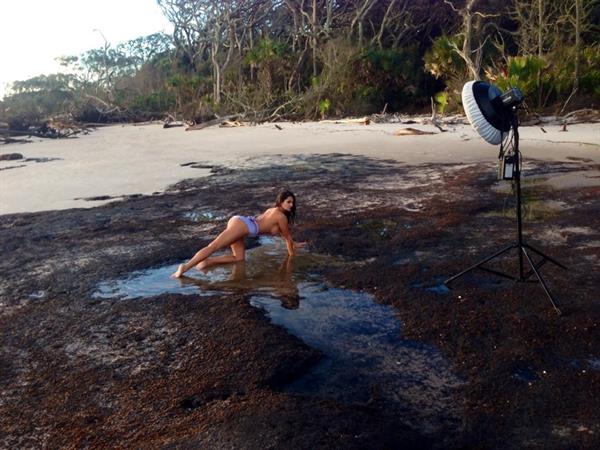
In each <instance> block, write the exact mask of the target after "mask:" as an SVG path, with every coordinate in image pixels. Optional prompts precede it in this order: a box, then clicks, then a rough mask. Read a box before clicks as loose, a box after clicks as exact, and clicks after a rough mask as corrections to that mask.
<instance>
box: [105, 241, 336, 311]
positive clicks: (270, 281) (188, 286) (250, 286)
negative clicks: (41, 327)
mask: <svg viewBox="0 0 600 450" xmlns="http://www.w3.org/2000/svg"><path fill="white" fill-rule="evenodd" d="M286 255H287V251H286V247H285V244H284V242H283V240H281V239H278V238H273V237H269V236H261V237H260V238H259V240H258V247H256V248H252V249H251V250H249V251H247V255H246V262H240V263H236V264H229V265H224V266H216V267H213V268H209V269H208V270H206V271H198V270H196V269H192V270H190V271H189V272H187V273H186V276H184V277H182V278H179V279H173V278H170V275H171V274H172V273H173V272H175V270H176V269H177V266H178V264H172V265H168V266H162V267H158V268H153V269H146V270H140V271H136V272H133V273H131V274H130V275H129V276H128V277H126V278H122V279H118V280H109V281H104V282H102V283H100V284H99V285H98V288H97V291H96V292H94V294H93V297H95V298H121V299H133V298H141V297H152V296H156V295H161V294H164V293H176V294H194V295H201V296H208V295H214V294H220V293H222V292H251V293H264V294H268V295H272V296H276V297H278V298H282V299H284V300H288V299H289V300H294V301H296V302H297V300H298V286H297V284H298V282H300V281H306V280H310V279H313V278H315V276H314V275H313V274H312V273H311V270H313V269H315V268H316V267H319V266H322V265H323V264H326V263H327V261H329V263H335V261H334V260H333V258H330V257H329V258H328V257H324V256H320V255H314V254H312V255H311V254H308V253H304V254H300V255H298V256H296V257H295V258H288V257H287V256H286Z"/></svg>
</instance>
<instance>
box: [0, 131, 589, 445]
mask: <svg viewBox="0 0 600 450" xmlns="http://www.w3.org/2000/svg"><path fill="white" fill-rule="evenodd" d="M278 125H279V126H280V127H281V128H282V130H279V129H277V128H276V127H275V125H274V124H265V125H261V126H256V127H240V128H233V129H227V128H211V129H205V130H198V131H190V132H186V131H184V130H183V129H181V128H174V129H163V128H162V127H161V126H160V125H141V126H132V125H126V126H111V127H105V128H101V129H98V130H97V131H95V132H93V133H91V134H89V135H85V136H81V137H78V138H76V139H69V140H60V141H43V142H42V141H36V142H33V143H28V144H10V145H5V146H3V147H0V154H7V153H20V154H21V156H22V158H20V159H13V160H7V161H1V162H0V169H2V170H0V187H1V189H0V202H1V210H0V213H1V214H0V251H1V252H2V259H0V341H1V342H2V345H1V346H0V368H1V369H0V448H112V447H115V446H118V447H123V448H223V449H231V448H244V449H256V450H263V449H264V448H273V449H279V448H281V449H289V448H298V449H307V450H314V449H323V450H329V449H331V448H344V449H356V450H364V449H373V450H380V449H383V448H408V449H420V448H427V449H456V448H485V449H492V450H496V449H497V450H507V449H509V450H521V449H523V448H536V449H537V448H540V449H541V448H543V449H548V448H550V449H559V448H561V449H562V448H583V449H587V448H589V449H595V448H599V446H600V422H599V421H598V411H599V410H600V353H599V351H598V349H600V303H599V302H598V292H600V284H599V282H598V276H597V274H598V273H599V271H600V200H599V199H600V140H599V137H600V135H599V132H600V131H599V128H598V125H597V124H579V125H573V126H569V128H568V129H569V131H568V132H561V131H560V128H559V127H545V131H546V132H543V131H542V130H541V129H540V128H539V127H522V128H521V136H522V139H521V150H522V152H523V154H524V158H525V162H524V179H523V216H524V217H523V218H524V235H525V240H526V242H527V243H530V244H531V245H532V246H535V248H540V249H542V251H543V252H544V253H546V254H547V255H549V256H550V258H553V259H554V261H555V262H553V261H551V260H548V259H544V258H543V257H542V256H540V254H538V253H536V252H535V251H534V250H531V255H530V256H531V257H532V258H533V260H532V265H533V266H534V267H535V268H536V270H537V269H539V270H540V271H541V272H542V275H543V276H544V277H545V280H546V283H547V286H548V288H549V289H550V291H551V293H552V294H553V295H554V298H555V300H556V302H557V304H558V307H559V308H560V311H561V312H562V315H559V314H558V312H557V310H556V309H555V308H554V307H553V306H552V303H551V302H550V300H549V298H548V296H547V295H546V293H545V291H544V290H543V289H542V286H541V285H540V283H538V282H535V281H536V278H535V277H534V272H533V271H530V270H529V266H526V267H525V271H526V274H524V275H527V278H526V279H525V280H524V281H527V282H518V283H517V282H514V280H511V279H507V278H506V276H505V277H496V276H494V275H493V274H492V273H489V272H485V271H477V272H475V271H473V272H470V273H469V274H467V275H466V276H465V277H463V278H461V279H459V280H457V281H456V282H454V283H452V286H451V289H449V288H448V286H446V285H445V284H444V281H445V280H447V279H448V277H450V276H451V275H454V274H456V273H457V272H458V271H460V270H462V269H464V268H466V267H469V266H470V265H472V264H474V263H475V262H476V261H478V260H480V259H481V258H483V257H485V256H488V255H489V254H491V253H492V252H495V251H497V250H498V249H501V248H503V247H506V246H507V245H510V244H511V243H514V240H515V222H516V220H515V212H514V211H515V209H514V208H515V197H514V195H513V193H512V191H511V184H510V183H509V182H507V181H498V180H497V179H496V166H497V160H496V157H497V152H498V149H497V148H494V147H493V146H490V145H488V144H486V143H485V142H483V141H482V140H481V139H479V138H478V137H476V135H475V133H474V132H473V131H472V130H471V129H470V128H469V127H467V126H463V125H460V126H456V127H455V128H454V129H452V130H450V131H448V132H445V133H437V132H436V129H435V128H433V127H429V126H421V125H418V124H410V125H408V124H406V125H400V124H385V125H378V124H373V125H369V126H359V125H338V124H319V123H303V124H286V123H280V124H278ZM407 127H410V128H416V129H420V130H423V131H431V132H435V133H436V134H431V135H408V136H396V135H394V133H395V132H397V131H398V130H399V129H405V128H407ZM283 185H287V186H290V187H291V188H292V189H293V190H294V191H295V192H296V194H297V195H298V221H297V223H296V224H295V225H294V226H293V228H292V233H293V236H294V239H296V240H297V241H305V242H307V245H306V247H305V248H303V249H301V250H299V251H298V252H297V254H296V255H295V256H294V257H293V258H288V257H287V254H286V251H285V245H283V243H282V242H281V241H280V240H279V238H276V237H272V236H261V237H259V238H246V241H245V242H246V248H247V252H246V261H245V262H241V263H236V264H233V265H228V266H223V267H217V268H215V269H214V270H208V271H200V270H192V271H190V272H188V273H187V274H186V275H189V277H184V278H182V279H178V280H174V279H172V278H170V277H169V275H170V274H171V273H173V271H174V270H175V269H176V267H177V265H178V264H179V263H180V262H182V261H184V260H186V259H187V258H189V257H190V256H191V255H192V254H193V253H194V252H195V251H196V250H197V249H198V248H200V247H202V246H204V245H206V244H208V243H209V242H210V241H211V239H213V238H214V237H215V236H216V235H217V234H218V233H219V232H220V231H221V230H222V229H223V227H224V225H225V224H226V222H227V219H228V218H229V217H230V216H231V215H232V214H256V213H259V212H260V211H263V210H264V208H266V207H268V206H270V205H272V203H273V199H274V196H275V194H276V193H277V190H278V189H279V187H280V186H283ZM556 262H559V264H560V265H564V266H565V267H566V268H567V269H568V270H563V269H562V268H561V267H560V265H557V264H556ZM489 268H490V269H493V270H496V271H501V272H504V273H505V275H506V274H508V275H509V276H513V278H514V279H518V278H516V277H517V275H516V274H517V273H518V258H517V252H516V251H514V247H513V250H511V251H510V252H506V253H504V255H503V257H501V258H498V259H496V260H494V261H493V264H492V263H490V266H489ZM496 273H497V272H496Z"/></svg>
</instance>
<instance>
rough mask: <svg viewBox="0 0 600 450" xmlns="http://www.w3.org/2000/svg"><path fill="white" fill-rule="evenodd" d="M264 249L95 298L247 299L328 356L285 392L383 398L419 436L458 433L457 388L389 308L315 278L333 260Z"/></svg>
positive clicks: (145, 278)
mask: <svg viewBox="0 0 600 450" xmlns="http://www.w3.org/2000/svg"><path fill="white" fill-rule="evenodd" d="M259 243H260V245H259V246H258V247H256V248H253V249H251V250H249V251H248V252H247V262H240V263H237V264H231V265H227V266H216V267H213V268H209V269H208V270H205V271H202V272H198V271H195V273H194V276H193V277H182V278H180V279H172V278H169V275H170V274H171V273H173V271H174V270H175V268H176V265H173V266H167V267H161V268H157V269H152V270H147V271H140V272H136V273H134V274H132V276H131V277H129V278H127V279H124V280H116V281H112V282H106V283H102V284H101V285H100V286H99V288H98V292H96V294H95V296H97V297H122V298H136V297H149V296H155V295H159V294H162V293H164V292H177V293H190V294H196V295H197V294H200V295H211V294H217V293H223V292H239V293H247V294H250V295H251V298H250V303H251V305H253V306H255V307H258V308H261V309H263V310H265V311H266V313H267V314H268V316H269V317H270V319H271V320H272V322H273V323H275V324H277V325H280V326H283V327H284V328H286V329H287V330H288V331H290V332H291V333H292V334H294V335H296V336H298V337H299V338H300V339H302V340H303V341H304V342H306V343H307V344H308V345H309V346H311V347H313V348H317V349H319V350H321V351H322V352H323V353H324V354H325V357H324V358H323V360H322V361H321V362H320V363H319V364H317V365H316V366H315V367H314V368H313V369H312V370H310V371H309V372H308V373H307V374H306V375H304V376H303V377H301V378H300V379H298V380H296V381H295V382H294V383H292V384H291V385H289V386H288V387H286V390H288V391H291V392H296V393H302V394H308V395H317V396H319V397H333V398H337V399H338V400H341V401H350V402H367V401H369V400H374V399H385V401H390V402H393V404H394V405H395V408H396V409H398V410H399V411H401V412H403V417H404V419H405V420H406V421H407V422H409V423H410V422H412V423H413V424H414V425H415V426H418V427H419V428H420V429H421V430H424V431H427V430H429V431H432V432H439V430H440V429H452V428H453V427H455V425H456V420H457V419H456V418H457V417H458V413H457V411H456V410H455V406H454V405H455V403H454V402H453V399H452V392H453V388H454V387H456V386H458V385H459V384H460V381H459V380H458V378H457V377H456V376H455V375H454V374H453V373H452V370H451V368H450V367H449V364H448V362H447V361H446V360H445V359H444V358H443V357H442V355H441V354H440V353H439V352H438V351H437V350H436V349H435V348H434V347H432V346H429V345H425V344H422V343H419V342H415V341H409V340H406V339H403V338H402V336H401V329H400V323H399V321H398V320H397V318H396V317H395V315H394V310H393V309H392V308H391V307H389V306H384V305H380V304H377V303H376V302H375V301H374V299H373V298H372V297H371V296H370V295H368V294H364V293H360V292H353V291H351V290H347V289H333V288H327V287H326V286H324V285H323V284H322V282H319V280H318V278H317V277H316V276H313V275H311V272H312V271H314V269H315V268H318V267H322V266H324V265H326V264H328V265H331V264H336V261H335V260H334V259H333V258H331V257H325V256H320V255H314V254H309V253H301V254H300V255H298V256H296V257H294V258H289V257H287V256H286V255H287V252H286V249H285V245H284V243H283V241H282V240H280V239H275V238H271V237H261V238H260V241H259Z"/></svg>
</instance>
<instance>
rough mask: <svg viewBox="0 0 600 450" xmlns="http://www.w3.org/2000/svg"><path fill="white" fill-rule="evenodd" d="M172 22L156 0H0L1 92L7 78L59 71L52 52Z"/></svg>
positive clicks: (75, 50) (77, 49)
mask: <svg viewBox="0 0 600 450" xmlns="http://www.w3.org/2000/svg"><path fill="white" fill-rule="evenodd" d="M95 29H96V30H100V31H101V32H102V34H104V36H105V37H106V39H107V40H108V41H109V42H110V43H111V44H117V43H119V42H123V41H127V40H129V39H133V38H136V37H139V36H145V35H148V34H152V33H156V32H158V31H163V32H165V33H169V34H170V33H171V32H172V30H173V27H172V26H171V25H170V24H169V22H168V21H167V19H166V18H165V17H164V16H163V15H162V13H161V10H160V8H159V7H158V5H157V3H156V0H94V1H92V0H0V98H1V97H3V96H4V91H5V88H6V83H8V82H11V81H14V80H24V79H27V78H31V77H34V76H36V75H40V74H48V73H55V72H57V71H58V70H59V66H58V64H57V63H56V61H55V60H54V58H56V57H58V56H62V55H78V54H80V53H82V52H84V51H86V50H89V49H92V48H98V47H101V46H103V45H104V39H103V38H102V35H101V34H100V33H99V32H98V31H94V30H95Z"/></svg>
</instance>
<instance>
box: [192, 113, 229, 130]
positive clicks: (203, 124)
mask: <svg viewBox="0 0 600 450" xmlns="http://www.w3.org/2000/svg"><path fill="white" fill-rule="evenodd" d="M238 117H240V115H239V114H232V115H231V116H225V117H220V118H218V119H213V120H208V121H206V122H201V123H197V124H196V125H192V126H189V127H187V128H186V129H185V131H194V130H202V129H203V128H208V127H213V126H215V125H219V124H221V123H223V122H227V121H228V120H232V119H234V120H236V119H237V118H238Z"/></svg>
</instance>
